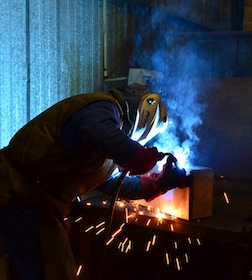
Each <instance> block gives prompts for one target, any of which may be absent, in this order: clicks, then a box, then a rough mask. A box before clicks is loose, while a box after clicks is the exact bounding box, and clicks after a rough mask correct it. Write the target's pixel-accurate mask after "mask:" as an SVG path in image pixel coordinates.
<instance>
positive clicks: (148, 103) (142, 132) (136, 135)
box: [119, 84, 168, 145]
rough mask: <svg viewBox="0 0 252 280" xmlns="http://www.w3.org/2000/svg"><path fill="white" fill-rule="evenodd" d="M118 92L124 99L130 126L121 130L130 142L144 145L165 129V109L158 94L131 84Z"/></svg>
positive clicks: (166, 121) (139, 85)
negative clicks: (133, 141)
mask: <svg viewBox="0 0 252 280" xmlns="http://www.w3.org/2000/svg"><path fill="white" fill-rule="evenodd" d="M119 90H120V91H121V92H122V93H123V95H124V97H125V101H126V105H127V108H128V119H129V122H130V124H131V126H130V127H128V126H125V127H123V130H124V131H125V132H126V133H127V134H128V135H129V137H130V138H131V139H132V140H135V141H138V142H139V143H140V144H141V145H145V144H146V143H147V142H148V141H150V140H151V139H153V138H154V137H155V136H156V135H157V134H159V133H161V132H163V131H164V130H165V129H166V128H167V124H168V118H167V108H166V106H165V104H164V102H163V101H162V100H161V95H160V94H157V93H151V92H150V91H149V89H148V88H147V87H146V86H144V85H141V84H131V85H128V86H126V87H124V88H121V89H120V88H119Z"/></svg>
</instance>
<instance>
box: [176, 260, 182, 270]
mask: <svg viewBox="0 0 252 280" xmlns="http://www.w3.org/2000/svg"><path fill="white" fill-rule="evenodd" d="M175 260H176V265H177V269H178V270H181V267H180V263H179V259H178V258H176V259H175Z"/></svg>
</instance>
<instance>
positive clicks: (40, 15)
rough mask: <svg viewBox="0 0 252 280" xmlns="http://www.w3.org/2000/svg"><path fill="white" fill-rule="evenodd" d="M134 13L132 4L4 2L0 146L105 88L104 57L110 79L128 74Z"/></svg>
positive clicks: (90, 0)
mask: <svg viewBox="0 0 252 280" xmlns="http://www.w3.org/2000/svg"><path fill="white" fill-rule="evenodd" d="M130 14H131V13H130V11H129V8H128V2H127V1H112V0H111V1H110V0H107V1H106V0H88V1H86V0H74V1H70V0H41V1H36V0H10V1H0V100H1V102H0V147H3V146H5V145H6V144H7V143H8V141H9V140H10V138H11V137H12V136H13V134H14V133H15V132H16V131H17V130H18V129H19V128H20V127H21V126H22V125H24V124H25V123H27V121H29V120H30V119H32V118H33V117H35V116H36V115H37V114H39V113H40V112H42V111H43V110H45V109H46V108H48V107H49V106H51V105H52V104H54V103H55V102H57V101H59V100H61V99H63V98H66V97H68V96H71V95H74V94H77V93H86V92H93V91H100V90H103V86H104V84H103V79H104V71H103V68H104V59H103V58H104V57H106V62H107V64H106V68H107V72H106V76H109V75H110V76H118V75H119V76H121V75H122V76H125V75H127V70H125V69H128V65H127V64H126V63H125V61H128V58H127V55H128V53H129V50H130V49H129V48H128V47H127V42H124V41H126V38H128V39H127V40H129V38H130V36H128V34H131V33H132V32H131V31H130V30H131V26H130V25H129V24H128V22H130V21H129V20H128V19H127V17H128V16H130ZM104 34H105V35H106V40H105V38H104ZM104 42H106V47H104ZM124 48H125V50H127V51H125V52H124V56H121V55H120V56H119V52H121V51H123V50H124ZM104 51H105V54H104Z"/></svg>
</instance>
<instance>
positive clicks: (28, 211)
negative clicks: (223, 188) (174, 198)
mask: <svg viewBox="0 0 252 280" xmlns="http://www.w3.org/2000/svg"><path fill="white" fill-rule="evenodd" d="M166 126H167V110H166V107H165V105H164V103H163V101H162V98H161V95H160V94H156V93H151V92H150V91H149V89H148V88H147V87H145V86H143V85H139V84H132V85H128V86H125V87H120V88H119V89H116V90H110V91H109V92H106V93H105V92H100V93H99V92H98V93H86V94H79V95H75V96H72V97H69V98H66V99H64V100H62V101H60V102H58V103H56V104H55V105H53V106H52V107H50V108H49V109H47V110H46V111H44V112H42V113H41V114H39V115H38V116H37V117H35V118H34V119H33V120H31V121H30V122H28V123H27V124H26V125H25V126H24V127H22V128H21V129H20V130H19V131H18V132H17V133H16V134H15V135H14V137H13V138H12V139H11V140H10V142H9V145H8V146H7V147H5V148H4V149H2V150H1V152H0V180H1V196H0V220H1V222H0V225H1V226H0V239H1V241H2V242H3V244H4V246H5V248H6V250H7V251H8V253H9V256H10V258H11V262H12V264H13V266H14V268H15V277H17V278H15V279H29V280H32V279H34V280H35V279H36V280H40V279H41V280H42V279H49V280H57V279H60V280H64V279H66V280H69V279H76V276H75V274H76V267H75V263H74V258H73V254H72V252H71V246H70V244H69V240H68V223H67V216H68V215H69V213H70V211H71V205H72V202H73V201H74V199H75V197H76V196H77V195H83V194H85V193H87V192H88V191H91V190H93V189H96V188H99V189H100V190H101V191H104V192H106V193H112V192H113V188H114V186H115V176H113V175H112V173H113V171H114V170H115V169H116V168H117V167H119V168H121V169H124V170H127V171H129V174H130V175H131V176H129V177H127V178H126V180H125V182H124V184H123V186H122V189H121V195H122V196H123V197H125V198H130V199H139V198H144V199H146V200H147V201H149V200H151V199H153V198H154V197H156V196H159V195H160V194H162V193H164V192H166V191H167V190H168V189H171V188H174V187H180V186H182V185H183V184H184V182H183V179H184V177H185V171H184V170H183V171H182V173H181V170H180V172H179V173H178V172H177V169H173V168H172V166H170V165H169V164H167V165H165V166H164V168H163V171H162V172H160V173H154V174H152V175H151V176H148V175H146V173H147V172H149V171H150V170H151V169H152V168H153V167H154V166H155V165H156V162H157V161H158V160H161V159H162V158H163V157H164V154H162V153H161V152H159V151H158V150H157V149H156V148H155V147H146V146H144V145H145V144H146V142H148V141H149V140H150V139H151V138H153V137H154V136H155V135H157V134H158V133H160V132H162V131H163V130H164V129H165V128H166ZM140 143H141V144H140ZM174 170H175V171H174Z"/></svg>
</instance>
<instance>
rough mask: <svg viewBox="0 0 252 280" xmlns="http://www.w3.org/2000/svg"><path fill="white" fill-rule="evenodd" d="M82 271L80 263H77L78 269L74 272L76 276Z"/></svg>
mask: <svg viewBox="0 0 252 280" xmlns="http://www.w3.org/2000/svg"><path fill="white" fill-rule="evenodd" d="M81 271H82V264H80V265H79V267H78V270H77V272H76V276H79V275H80V273H81Z"/></svg>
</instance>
